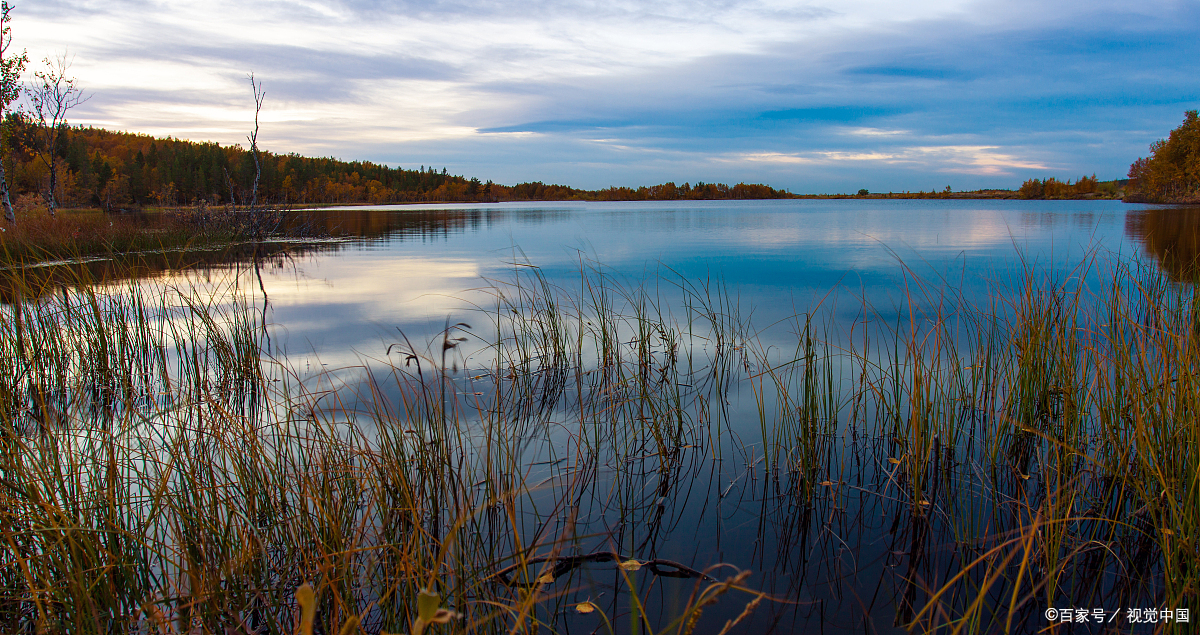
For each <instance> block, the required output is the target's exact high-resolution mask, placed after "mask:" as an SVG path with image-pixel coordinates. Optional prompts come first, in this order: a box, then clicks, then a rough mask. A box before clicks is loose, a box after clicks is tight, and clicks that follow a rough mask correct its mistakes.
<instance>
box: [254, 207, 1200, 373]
mask: <svg viewBox="0 0 1200 635" xmlns="http://www.w3.org/2000/svg"><path fill="white" fill-rule="evenodd" d="M316 218H317V221H318V222H319V223H321V224H323V225H325V226H326V227H327V228H328V229H329V230H331V231H335V232H336V231H344V232H348V233H351V234H358V235H366V236H367V237H365V238H360V239H348V241H347V242H345V243H344V244H341V245H339V246H338V248H337V249H336V250H333V251H328V252H323V253H313V252H309V253H307V254H305V255H299V256H296V257H294V258H291V259H289V260H287V261H286V262H281V263H279V266H277V267H274V268H267V269H265V270H264V272H263V273H264V276H263V286H264V289H265V291H266V293H267V295H268V297H269V305H270V307H271V312H270V316H269V317H270V319H271V320H272V321H273V322H274V323H275V324H277V325H279V326H280V327H281V330H282V334H281V335H280V337H278V338H277V344H278V345H279V346H280V347H281V349H282V350H283V351H285V352H286V353H287V354H288V355H289V356H297V355H310V356H311V357H312V359H313V360H314V361H315V360H317V359H318V358H319V363H324V364H328V365H330V366H337V365H342V364H351V363H355V362H357V361H358V360H359V356H360V354H367V355H373V354H377V353H378V352H379V351H380V350H381V347H382V348H386V346H387V343H390V342H392V341H394V340H395V338H396V329H397V328H401V329H404V331H405V333H406V334H408V335H409V336H410V337H411V338H413V339H420V338H422V337H428V336H429V335H430V334H432V333H435V332H437V331H438V330H439V329H440V328H442V326H443V325H444V323H445V321H446V319H447V318H450V319H451V321H458V320H467V321H468V322H469V321H470V320H469V318H470V315H471V311H470V310H468V309H465V308H464V307H466V306H468V303H477V304H483V305H484V306H486V300H485V298H484V297H483V296H481V294H479V293H478V292H472V291H471V290H473V289H479V288H480V287H481V286H485V285H486V284H487V282H488V281H501V282H503V281H507V280H510V279H511V278H512V276H513V271H514V268H515V267H514V263H516V264H522V265H524V264H529V265H534V266H536V267H538V268H539V270H540V271H541V273H542V274H543V275H544V276H545V277H546V278H547V279H548V280H549V281H550V282H552V283H554V284H561V285H566V286H568V287H577V286H578V280H579V276H580V271H581V268H584V267H588V266H598V267H601V268H602V269H603V270H604V271H606V272H608V273H609V274H611V275H613V276H614V277H615V278H617V279H618V280H621V281H623V282H625V283H626V284H628V285H630V286H639V285H643V284H647V283H648V284H650V285H653V286H654V287H655V288H656V289H658V290H659V291H658V292H659V293H660V294H661V295H663V296H664V297H665V298H667V299H668V302H667V303H668V304H669V298H670V297H672V287H673V283H678V282H679V281H680V280H690V281H693V282H696V283H699V282H707V283H710V284H711V283H716V282H720V283H722V284H723V285H724V287H725V288H726V289H727V290H728V291H730V292H731V293H733V294H735V295H736V296H737V298H738V299H739V301H740V304H741V305H742V306H743V307H744V309H745V310H746V311H752V312H753V316H754V322H755V323H756V324H757V325H759V326H760V327H765V326H767V325H770V324H774V323H776V322H778V321H779V320H781V319H784V318H787V317H789V316H792V315H795V314H798V313H806V312H809V311H814V310H817V309H818V308H821V309H827V310H832V311H834V312H835V313H836V314H837V315H838V316H839V318H840V319H841V320H843V321H846V320H853V319H856V318H858V317H860V316H861V315H862V313H863V300H864V299H865V300H866V301H867V302H868V303H869V306H870V309H868V312H870V311H874V312H875V313H877V314H879V315H884V316H886V315H888V314H889V312H890V313H891V314H892V315H894V314H895V311H896V310H897V309H898V308H899V307H900V306H901V305H902V301H903V300H904V298H906V297H912V296H916V295H920V294H921V293H922V290H925V289H927V290H928V291H929V292H930V293H934V294H936V293H940V292H941V291H942V290H943V289H952V290H955V291H958V292H961V293H963V294H965V297H967V298H968V299H971V298H976V299H978V300H979V301H982V300H983V298H984V297H985V296H986V294H987V293H989V291H991V290H994V289H997V288H1003V287H1004V286H1005V285H1010V284H1016V283H1019V274H1020V272H1021V271H1022V270H1023V268H1024V267H1027V266H1031V265H1032V266H1035V267H1036V268H1037V269H1038V270H1039V271H1041V272H1043V273H1050V274H1052V275H1054V276H1057V277H1058V278H1059V279H1060V280H1065V279H1067V278H1069V277H1071V276H1078V275H1080V274H1081V273H1083V274H1086V273H1087V271H1088V269H1087V268H1086V265H1084V267H1083V268H1082V269H1081V263H1082V262H1084V261H1085V260H1087V259H1089V258H1093V257H1098V258H1101V259H1112V258H1117V259H1124V258H1135V257H1143V256H1145V255H1147V254H1148V255H1149V257H1148V258H1144V259H1145V260H1147V261H1152V262H1157V260H1158V259H1161V258H1162V253H1156V251H1155V250H1156V249H1157V250H1158V252H1161V251H1162V250H1163V247H1162V241H1158V242H1155V243H1153V244H1152V242H1151V241H1150V240H1149V239H1148V238H1147V234H1149V233H1151V232H1153V231H1154V230H1155V229H1156V228H1160V227H1161V228H1163V230H1164V231H1169V232H1170V233H1172V234H1179V233H1186V232H1185V231H1184V230H1183V229H1181V227H1184V226H1190V227H1191V228H1192V229H1191V230H1190V231H1191V232H1192V233H1193V235H1194V231H1195V229H1194V228H1195V222H1196V218H1195V213H1194V212H1192V211H1189V210H1178V209H1169V208H1154V207H1151V206H1142V205H1127V204H1123V203H1120V202H1118V201H1005V200H997V201H991V200H984V201H954V200H947V201H941V200H896V201H882V200H831V201H807V200H802V201H702V202H636V203H509V204H496V205H405V206H381V207H352V208H344V209H329V210H323V211H321V212H319V213H318V215H317V217H316ZM1180 223H1183V225H1182V226H1181V225H1179V224H1180ZM1189 224H1190V225H1189ZM1192 249H1193V253H1194V246H1193V247H1192Z"/></svg>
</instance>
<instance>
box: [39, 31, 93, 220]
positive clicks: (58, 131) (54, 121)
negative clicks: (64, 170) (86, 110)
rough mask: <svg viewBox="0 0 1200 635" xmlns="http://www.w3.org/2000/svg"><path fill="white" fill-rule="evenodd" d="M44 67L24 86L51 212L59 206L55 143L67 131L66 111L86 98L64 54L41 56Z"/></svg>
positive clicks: (56, 144) (51, 213)
mask: <svg viewBox="0 0 1200 635" xmlns="http://www.w3.org/2000/svg"><path fill="white" fill-rule="evenodd" d="M42 61H43V62H44V63H45V64H46V70H42V71H37V72H35V73H34V74H33V75H34V77H35V78H36V79H35V81H34V82H33V83H32V84H31V85H30V86H29V87H27V88H26V89H25V94H26V95H27V96H28V98H29V105H30V109H31V110H32V111H33V117H34V119H35V121H36V122H37V134H38V142H39V143H38V144H37V146H38V147H37V153H38V156H39V157H41V159H42V162H43V163H45V164H46V167H47V168H48V169H49V170H50V179H49V181H50V182H49V186H48V187H47V188H46V193H45V199H46V207H47V209H49V211H50V215H51V216H54V210H55V208H56V207H57V206H58V203H57V201H55V199H54V191H55V190H56V189H58V152H57V149H58V144H59V142H60V139H61V138H62V137H63V136H64V135H65V134H66V133H67V112H68V111H70V110H71V109H72V108H74V107H76V106H78V105H79V104H82V103H83V102H85V101H87V100H88V97H87V96H85V95H84V94H83V89H82V88H80V87H79V84H78V82H77V81H76V79H75V78H74V77H68V76H67V71H68V70H69V69H70V68H71V61H70V60H69V59H68V58H67V54H66V53H63V54H62V55H60V56H58V57H54V58H51V57H47V58H45V59H43V60H42Z"/></svg>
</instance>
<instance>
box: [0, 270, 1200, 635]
mask: <svg viewBox="0 0 1200 635" xmlns="http://www.w3.org/2000/svg"><path fill="white" fill-rule="evenodd" d="M527 264H529V263H525V264H522V265H518V266H514V267H513V269H512V271H511V274H509V275H507V276H506V277H505V278H503V279H499V280H492V281H491V282H490V284H489V286H488V287H487V289H486V291H487V293H486V296H485V297H487V298H488V300H487V301H486V302H476V307H475V309H474V310H472V311H470V312H467V313H465V314H463V315H461V316H456V317H454V318H453V319H450V320H447V321H446V322H445V324H444V326H443V327H442V328H441V329H439V331H438V332H437V333H436V334H435V335H434V336H432V337H428V338H426V339H425V340H420V341H413V340H411V339H409V338H408V337H406V336H405V334H404V333H403V332H401V331H397V332H396V333H395V336H394V338H393V340H392V341H391V342H390V343H388V345H386V346H382V345H381V346H380V349H379V350H377V351H374V352H372V353H370V354H368V355H364V357H363V358H362V362H361V363H360V364H357V365H350V366H346V367H339V368H331V367H318V368H316V369H314V368H313V367H311V366H300V365H298V364H296V363H295V362H294V361H290V360H289V359H288V358H287V357H282V356H275V355H273V349H272V347H271V346H270V344H269V340H270V337H271V336H272V332H273V331H272V329H273V328H274V327H273V325H272V324H270V323H269V322H268V321H267V320H265V319H264V315H263V313H262V311H261V307H260V306H259V304H258V301H257V300H255V299H254V298H253V297H252V294H253V289H247V288H245V287H242V286H239V284H238V283H237V281H236V279H235V278H231V279H230V280H229V281H226V282H221V281H220V280H219V279H218V280H216V282H215V283H213V284H209V285H207V286H205V287H203V288H201V287H199V286H188V285H185V284H172V283H169V282H168V281H166V280H157V281H153V280H152V281H149V282H147V281H142V282H139V283H132V282H130V283H117V282H108V283H104V284H100V283H97V282H96V281H94V280H91V279H89V278H88V276H89V273H88V270H86V269H77V270H76V272H77V273H76V274H74V275H75V276H76V277H75V279H74V280H69V281H67V282H66V283H63V281H62V280H61V279H60V280H58V281H57V284H56V286H55V287H54V288H53V290H51V291H49V292H47V290H46V289H45V284H44V283H36V284H35V281H34V280H33V279H31V278H30V277H29V274H28V272H27V271H22V270H8V271H6V272H5V273H4V274H3V275H4V276H5V277H6V280H5V286H6V288H8V289H10V290H11V292H10V297H11V298H12V300H11V301H10V302H9V303H8V304H6V305H5V306H4V309H3V319H2V321H0V364H2V365H3V368H0V420H2V421H3V425H4V430H3V434H2V440H0V516H2V517H3V518H2V519H0V544H2V547H0V620H2V621H3V623H4V624H5V630H10V631H11V630H28V631H30V632H32V631H39V632H42V631H49V632H55V631H63V632H79V633H83V632H106V633H107V632H115V631H117V630H125V629H128V628H134V629H139V630H140V632H214V633H218V632H264V633H267V632H269V633H277V632H278V633H291V632H294V631H295V630H296V629H297V628H300V629H301V630H304V629H305V628H306V625H307V624H311V625H312V629H313V631H314V632H325V633H347V632H358V631H359V630H361V631H365V632H371V633H375V632H392V633H399V632H421V631H422V630H423V629H425V628H426V627H428V628H436V629H441V630H443V631H449V632H482V631H487V632H527V631H528V632H532V631H547V632H548V631H556V632H609V631H612V632H642V631H645V632H659V633H689V632H716V631H722V627H723V626H724V627H728V628H738V629H745V628H748V627H750V626H752V625H753V626H754V627H755V628H762V629H765V630H776V631H780V632H785V631H793V630H800V629H807V628H813V629H816V628H819V627H821V626H824V627H828V628H830V629H845V630H853V631H860V632H887V631H890V630H901V631H903V630H910V631H915V632H933V631H936V632H977V633H987V632H1001V631H1005V630H1011V631H1013V632H1035V631H1041V630H1042V629H1044V628H1045V627H1046V626H1047V625H1048V622H1047V620H1046V618H1045V617H1044V612H1045V610H1046V609H1047V607H1080V606H1088V607H1107V608H1108V609H1110V610H1116V608H1117V607H1122V608H1124V607H1156V608H1160V609H1161V608H1172V609H1173V608H1188V607H1189V606H1190V605H1191V604H1192V603H1193V601H1194V598H1195V597H1196V594H1197V590H1198V589H1200V580H1198V578H1200V571H1198V570H1197V568H1196V562H1197V555H1198V553H1197V550H1198V548H1200V544H1198V542H1197V541H1198V540H1200V498H1198V497H1197V492H1200V487H1198V485H1200V483H1198V479H1200V476H1198V475H1200V438H1198V436H1200V428H1198V427H1197V426H1196V425H1195V413H1196V412H1197V411H1200V380H1198V379H1197V374H1196V372H1195V360H1196V359H1198V358H1200V350H1197V349H1198V348H1200V297H1198V296H1197V295H1196V294H1195V291H1194V287H1192V286H1191V285H1188V284H1180V283H1177V282H1174V281H1172V280H1171V279H1170V278H1168V277H1166V276H1165V275H1164V274H1162V273H1159V272H1158V271H1157V270H1156V269H1153V268H1152V267H1148V266H1141V265H1138V264H1136V262H1134V263H1133V264H1130V262H1129V261H1123V260H1116V259H1108V258H1104V257H1094V258H1092V259H1090V260H1088V261H1086V262H1085V263H1084V264H1082V265H1080V267H1082V268H1090V269H1091V271H1090V272H1089V273H1091V274H1098V278H1099V279H1101V280H1104V281H1105V283H1104V285H1103V288H1100V289H1097V288H1095V287H1090V286H1087V285H1083V284H1079V282H1078V281H1079V280H1081V279H1083V278H1084V277H1086V276H1083V275H1082V273H1083V272H1075V273H1077V274H1080V275H1071V276H1063V277H1060V276H1058V275H1056V274H1053V273H1052V272H1047V271H1044V270H1042V269H1040V268H1039V266H1038V265H1036V264H1033V263H1029V264H1027V265H1026V266H1025V268H1024V269H1022V270H1021V271H1020V273H1019V275H1017V276H1014V277H1013V278H1011V279H1009V280H1007V281H1005V283H1004V284H1003V285H1001V286H997V287H996V288H995V289H994V290H993V293H992V294H991V295H990V296H989V297H988V298H987V299H986V301H982V302H981V301H980V300H979V299H978V298H966V297H963V296H961V295H958V294H956V293H954V291H953V290H952V289H948V288H947V287H945V286H944V285H941V284H934V283H931V282H929V281H925V280H922V279H920V278H919V277H916V276H909V278H908V280H909V282H910V284H909V286H908V289H909V291H908V294H907V296H906V302H905V304H904V306H903V307H902V309H901V310H899V311H888V312H883V311H878V310H876V309H875V307H873V306H872V305H871V304H870V302H869V301H867V300H866V299H865V298H864V299H862V300H861V301H860V307H859V309H858V312H857V315H858V317H857V318H856V319H855V320H853V321H852V322H851V323H850V324H849V326H847V325H845V324H843V323H840V322H837V321H834V320H832V319H831V318H830V314H829V312H827V311H823V310H821V309H817V310H813V311H810V312H808V313H802V314H799V315H795V316H793V317H792V318H791V319H789V320H786V321H783V322H776V323H773V324H766V325H764V324H759V323H757V322H756V321H755V320H754V319H753V317H752V312H751V311H750V308H749V307H746V306H743V303H742V302H741V301H739V299H738V297H737V295H736V293H735V292H734V290H732V289H730V288H728V287H726V286H725V285H722V284H719V283H716V282H711V283H704V282H699V281H697V280H695V279H691V278H681V277H674V278H672V277H671V276H670V275H669V274H664V275H663V276H661V277H660V278H658V279H657V280H653V281H649V282H645V283H643V284H640V285H636V286H631V285H627V284H624V283H622V282H620V281H619V280H618V279H617V278H616V277H614V276H613V275H612V274H611V273H609V272H607V270H605V269H604V268H603V267H601V266H599V265H594V264H588V263H586V262H584V263H581V266H580V269H579V273H578V275H577V276H575V277H574V278H573V279H572V280H573V282H571V284H562V283H556V282H552V281H550V280H549V279H547V278H546V277H545V276H543V275H542V274H541V273H540V271H539V269H538V268H537V267H534V266H526V265H527ZM780 341H787V342H790V344H789V345H788V346H780V345H779V344H778V343H779V342H780ZM298 589H300V591H299V592H298ZM310 590H311V601H307V600H306V598H308V597H309V595H308V594H309V592H310ZM435 594H436V597H435ZM298 597H299V598H300V600H301V604H306V605H307V606H309V607H311V610H310V611H308V612H307V615H308V617H307V618H302V617H301V613H302V611H301V610H300V609H301V607H300V605H299V604H297V598H298ZM437 609H442V610H441V612H440V613H438V612H437ZM1106 617H1107V616H1106ZM434 618H436V620H435V619H434ZM309 620H311V621H309ZM431 621H437V622H444V623H440V624H435V625H430V622H431ZM1114 624H1115V625H1114ZM1094 628H1095V629H1096V630H1097V631H1098V630H1099V629H1100V628H1115V629H1117V630H1119V631H1122V632H1124V631H1131V632H1141V631H1139V630H1138V629H1142V630H1145V628H1146V627H1145V625H1139V624H1129V623H1127V622H1126V620H1125V615H1124V614H1122V615H1120V616H1119V618H1118V620H1117V621H1116V622H1115V623H1108V624H1100V625H1094ZM1157 628H1158V629H1159V630H1161V631H1162V632H1186V631H1187V628H1188V625H1187V624H1176V623H1174V622H1172V623H1169V624H1165V623H1164V624H1159V625H1158V627H1157ZM197 629H199V630H197Z"/></svg>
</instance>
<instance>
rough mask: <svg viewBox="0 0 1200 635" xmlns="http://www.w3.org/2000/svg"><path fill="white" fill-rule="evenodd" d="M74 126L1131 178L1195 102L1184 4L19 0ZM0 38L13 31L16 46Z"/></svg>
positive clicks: (547, 160) (492, 164)
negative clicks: (71, 80) (257, 85)
mask: <svg viewBox="0 0 1200 635" xmlns="http://www.w3.org/2000/svg"><path fill="white" fill-rule="evenodd" d="M11 4H13V5H14V7H15V8H14V9H13V12H12V36H13V43H14V44H13V46H14V48H15V49H17V50H19V49H25V50H27V51H28V53H29V57H30V60H31V63H30V65H29V69H28V72H27V75H29V78H30V79H32V75H31V73H32V71H35V70H38V69H39V68H42V67H43V64H42V59H43V58H45V57H48V56H49V57H52V56H61V55H66V56H67V58H68V59H69V60H70V61H71V64H72V65H71V68H70V74H72V75H74V76H75V77H76V78H77V79H78V80H79V83H80V84H81V85H82V86H83V87H84V88H85V90H86V91H87V94H88V95H90V99H89V100H88V101H87V102H86V103H84V104H83V105H81V106H79V107H78V108H76V109H75V110H74V111H72V112H71V114H70V117H69V120H70V122H71V123H72V124H82V125H93V126H98V127H104V128H109V129H114V130H127V131H131V132H140V133H146V134H151V135H155V136H172V137H176V138H183V139H191V140H194V141H216V142H219V143H222V144H231V143H241V144H242V145H247V141H246V135H247V133H248V132H249V131H250V129H251V127H252V125H253V123H252V122H253V117H254V108H253V106H254V102H253V97H252V93H251V87H250V83H249V81H248V80H247V74H248V73H251V72H253V73H254V75H255V77H256V78H257V79H258V80H260V81H261V82H262V86H263V89H264V90H265V91H266V101H265V103H264V106H263V111H262V113H261V118H260V121H261V129H260V132H259V137H258V139H259V146H260V147H261V148H264V149H267V150H270V151H273V152H280V153H288V152H295V153H299V154H303V155H317V156H333V157H337V158H340V159H346V160H369V161H374V162H377V163H385V164H388V165H391V166H401V167H405V168H416V167H420V166H435V167H437V168H439V169H440V168H442V167H445V168H446V169H448V170H449V171H450V172H451V173H453V174H461V175H464V176H467V177H468V178H470V177H478V178H479V179H481V180H492V181H495V182H499V183H508V184H512V183H516V182H520V181H534V180H540V181H544V182H547V183H562V184H566V185H571V186H574V187H582V188H589V189H592V188H603V187H608V186H614V185H616V186H621V185H625V186H637V185H651V184H656V183H662V182H666V181H674V182H676V183H683V182H692V183H695V182H696V181H705V182H714V181H715V182H726V183H735V182H739V181H744V182H754V183H769V184H771V185H773V186H775V187H780V188H787V189H790V190H791V191H793V192H798V193H837V192H854V191H857V190H858V189H859V188H867V189H869V190H870V191H918V190H930V189H938V190H941V189H942V188H944V187H946V186H947V185H949V186H951V187H952V188H953V189H955V190H968V189H978V188H989V187H999V188H1016V187H1018V186H1019V185H1020V184H1021V183H1022V182H1023V181H1024V180H1026V179H1029V178H1045V177H1048V176H1054V177H1056V178H1059V179H1067V178H1071V179H1075V178H1078V177H1079V176H1081V175H1085V174H1086V175H1091V174H1093V173H1095V174H1096V176H1097V177H1098V178H1100V179H1101V180H1106V179H1112V178H1124V176H1125V174H1126V172H1127V171H1128V168H1129V164H1130V163H1131V162H1132V161H1133V160H1134V159H1136V158H1138V157H1140V156H1145V155H1146V154H1148V146H1149V145H1150V143H1152V142H1153V141H1155V140H1156V139H1159V138H1162V137H1165V136H1166V135H1167V134H1168V133H1169V131H1170V130H1171V129H1172V128H1175V127H1177V126H1178V125H1179V124H1180V122H1181V121H1182V120H1183V114H1184V111H1186V110H1190V109H1196V108H1198V107H1200V38H1197V36H1196V34H1197V33H1200V3H1197V2H1194V1H1161V0H1144V1H1142V2H1138V3H1131V2H1128V1H1123V2H1115V1H1111V0H1088V1H1086V2H1084V1H1080V0H1060V1H1058V2H1054V3H1047V2H1028V1H1025V0H1004V1H990V0H983V1H958V0H911V1H909V2H883V1H882V0H828V1H824V2H822V1H817V2H786V1H779V0H745V1H742V0H693V1H689V2H681V1H665V2H637V1H629V0H564V1H554V0H521V1H508V0H423V1H419V2H418V1H415V0H413V1H403V0H401V1H390V0H276V1H266V2H253V1H250V2H245V1H243V2H238V1H227V0H206V1H205V2H195V1H194V0H190V1H176V0H157V1H156V0H14V1H13V2H12V3H11ZM11 52H12V50H11V49H10V53H11Z"/></svg>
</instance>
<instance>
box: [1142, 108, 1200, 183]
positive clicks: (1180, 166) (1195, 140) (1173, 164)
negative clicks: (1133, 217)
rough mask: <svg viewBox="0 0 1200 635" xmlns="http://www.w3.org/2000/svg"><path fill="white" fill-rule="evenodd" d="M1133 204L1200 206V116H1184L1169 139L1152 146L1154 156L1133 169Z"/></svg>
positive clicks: (1193, 111)
mask: <svg viewBox="0 0 1200 635" xmlns="http://www.w3.org/2000/svg"><path fill="white" fill-rule="evenodd" d="M1129 179H1130V182H1129V187H1128V189H1127V191H1128V194H1127V195H1126V197H1125V200H1126V201H1127V202H1130V203H1200V116H1198V115H1197V111H1195V110H1189V111H1187V112H1186V113H1184V117H1183V123H1182V124H1181V125H1180V126H1179V127H1178V128H1176V129H1174V130H1172V131H1171V134H1170V135H1169V136H1168V137H1167V138H1166V139H1159V140H1158V141H1155V142H1154V143H1153V144H1151V145H1150V156H1149V157H1142V158H1140V159H1138V160H1137V161H1134V162H1133V165H1131V166H1129Z"/></svg>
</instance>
